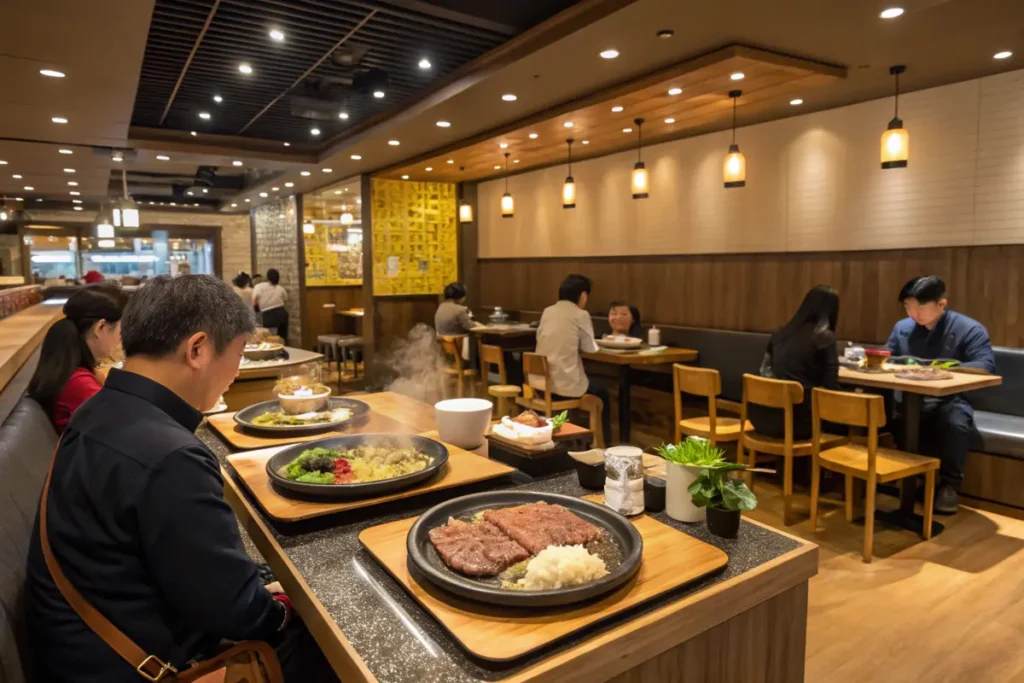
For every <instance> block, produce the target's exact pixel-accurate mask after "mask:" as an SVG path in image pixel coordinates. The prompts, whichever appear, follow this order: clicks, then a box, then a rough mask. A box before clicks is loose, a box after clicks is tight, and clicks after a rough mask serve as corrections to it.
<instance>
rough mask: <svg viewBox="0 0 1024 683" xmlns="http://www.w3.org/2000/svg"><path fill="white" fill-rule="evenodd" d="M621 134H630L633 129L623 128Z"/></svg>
mask: <svg viewBox="0 0 1024 683" xmlns="http://www.w3.org/2000/svg"><path fill="white" fill-rule="evenodd" d="M622 132H623V133H632V132H633V129H632V128H623V129H622Z"/></svg>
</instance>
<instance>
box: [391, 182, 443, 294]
mask: <svg viewBox="0 0 1024 683" xmlns="http://www.w3.org/2000/svg"><path fill="white" fill-rule="evenodd" d="M371 202H372V207H373V293H374V295H376V296H399V295H406V294H441V293H442V292H443V291H444V287H445V285H447V284H448V283H449V282H453V281H455V280H456V279H458V272H459V267H458V232H457V225H456V220H455V218H456V192H455V185H454V184H453V183H421V182H410V181H400V180H386V179H383V178H375V179H373V182H372V185H371Z"/></svg>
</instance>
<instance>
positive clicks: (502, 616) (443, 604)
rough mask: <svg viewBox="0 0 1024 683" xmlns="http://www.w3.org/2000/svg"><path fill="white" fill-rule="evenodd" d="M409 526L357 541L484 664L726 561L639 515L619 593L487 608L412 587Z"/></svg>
mask: <svg viewBox="0 0 1024 683" xmlns="http://www.w3.org/2000/svg"><path fill="white" fill-rule="evenodd" d="M598 500H600V499H599V498H598ZM415 521H416V520H415V518H410V519H402V520H398V521H397V522H391V523H389V524H382V525H380V526H375V527H371V528H369V529H365V530H364V531H363V532H362V533H361V534H359V540H360V542H361V543H362V544H363V546H364V547H365V548H366V549H367V550H369V551H370V553H371V554H372V555H373V556H374V558H376V560H377V561H378V562H380V563H381V564H382V565H383V566H384V568H385V569H387V570H388V572H389V573H390V574H391V575H392V576H394V577H395V579H397V580H398V582H399V583H400V584H402V586H403V587H404V588H405V590H406V591H408V592H409V593H410V594H411V595H412V597H413V598H414V599H415V600H416V601H417V602H418V603H419V604H420V605H422V606H423V608H424V609H426V610H427V611H428V612H430V614H431V615H433V617H434V618H435V619H437V620H438V621H439V622H440V623H441V625H442V626H443V627H444V628H445V629H446V630H447V631H448V632H449V633H450V634H451V635H452V637H453V638H455V640H457V641H458V642H459V644H461V645H462V647H464V648H465V649H466V650H468V651H469V652H470V653H472V654H474V655H476V656H477V657H481V658H483V659H488V660H492V661H500V662H504V661H509V660H514V659H518V658H520V657H523V656H525V655H527V654H529V653H531V652H533V651H535V650H538V649H540V648H544V647H547V646H550V645H552V644H554V643H556V642H558V641H559V640H562V639H564V638H566V637H568V636H570V635H571V634H573V633H575V632H577V631H579V630H581V629H584V628H586V627H588V626H593V625H594V624H596V623H598V622H600V621H603V620H605V619H609V618H611V617H613V616H614V615H616V614H618V613H620V612H622V611H624V610H628V609H631V608H633V607H636V606H637V605H639V604H640V603H643V602H646V601H648V600H651V599H653V598H655V597H657V596H659V595H661V594H663V593H665V592H668V591H671V590H675V589H677V588H680V587H681V586H684V585H686V584H687V583H690V582H691V581H695V580H697V579H699V578H701V577H703V576H706V575H707V574H710V573H712V572H714V571H717V570H719V569H721V568H722V567H724V566H725V565H726V563H727V562H728V561H729V558H728V557H727V556H726V554H725V553H724V552H722V551H721V550H719V549H718V548H715V547H714V546H711V545H708V544H707V543H704V542H703V541H699V540H697V539H696V538H693V537H692V536H688V535H687V534H684V533H683V532H681V531H677V530H676V529H673V528H672V527H670V526H668V525H666V524H662V523H661V522H659V521H658V520H656V519H654V518H653V517H649V516H647V515H641V516H640V517H637V518H635V519H633V520H632V522H633V523H634V524H635V525H636V528H637V530H638V531H639V532H640V535H641V536H642V537H643V539H644V556H643V562H642V563H641V565H640V572H639V573H638V574H637V576H636V578H635V579H634V580H633V581H631V582H629V583H628V584H626V585H625V586H623V587H622V588H620V589H619V590H617V591H615V592H614V593H610V594H609V595H606V596H605V597H603V598H600V599H599V600H597V601H595V602H588V603H582V604H581V605H578V606H573V605H570V606H568V607H563V608H552V609H531V610H516V609H509V608H497V607H489V606H486V605H480V604H477V603H473V602H470V601H467V600H463V599H460V598H457V597H455V596H452V595H449V594H447V593H444V592H442V591H441V590H440V589H438V588H435V587H434V586H432V585H421V584H419V583H417V582H416V581H415V580H413V579H412V577H411V576H410V575H409V569H408V562H407V554H406V535H407V534H408V532H409V529H410V528H411V527H412V525H413V522H415Z"/></svg>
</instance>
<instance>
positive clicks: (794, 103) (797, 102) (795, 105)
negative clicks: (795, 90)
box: [789, 97, 804, 107]
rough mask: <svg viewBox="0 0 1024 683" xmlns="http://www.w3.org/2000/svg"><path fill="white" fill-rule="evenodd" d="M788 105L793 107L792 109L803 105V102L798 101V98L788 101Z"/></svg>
mask: <svg viewBox="0 0 1024 683" xmlns="http://www.w3.org/2000/svg"><path fill="white" fill-rule="evenodd" d="M789 103H790V104H791V105H793V106H794V107H799V106H800V105H801V104H803V103H804V101H803V100H801V99H800V98H799V97H798V98H796V99H795V100H790V101H789Z"/></svg>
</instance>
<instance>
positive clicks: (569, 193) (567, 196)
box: [562, 138, 576, 209]
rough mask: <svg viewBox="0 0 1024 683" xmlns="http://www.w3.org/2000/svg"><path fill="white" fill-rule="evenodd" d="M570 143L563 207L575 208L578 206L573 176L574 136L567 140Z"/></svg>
mask: <svg viewBox="0 0 1024 683" xmlns="http://www.w3.org/2000/svg"><path fill="white" fill-rule="evenodd" d="M565 142H566V144H567V145H569V175H568V176H566V178H565V184H564V185H562V208H563V209H575V208H576V181H575V180H573V177H572V138H569V139H568V140H566V141H565Z"/></svg>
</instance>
